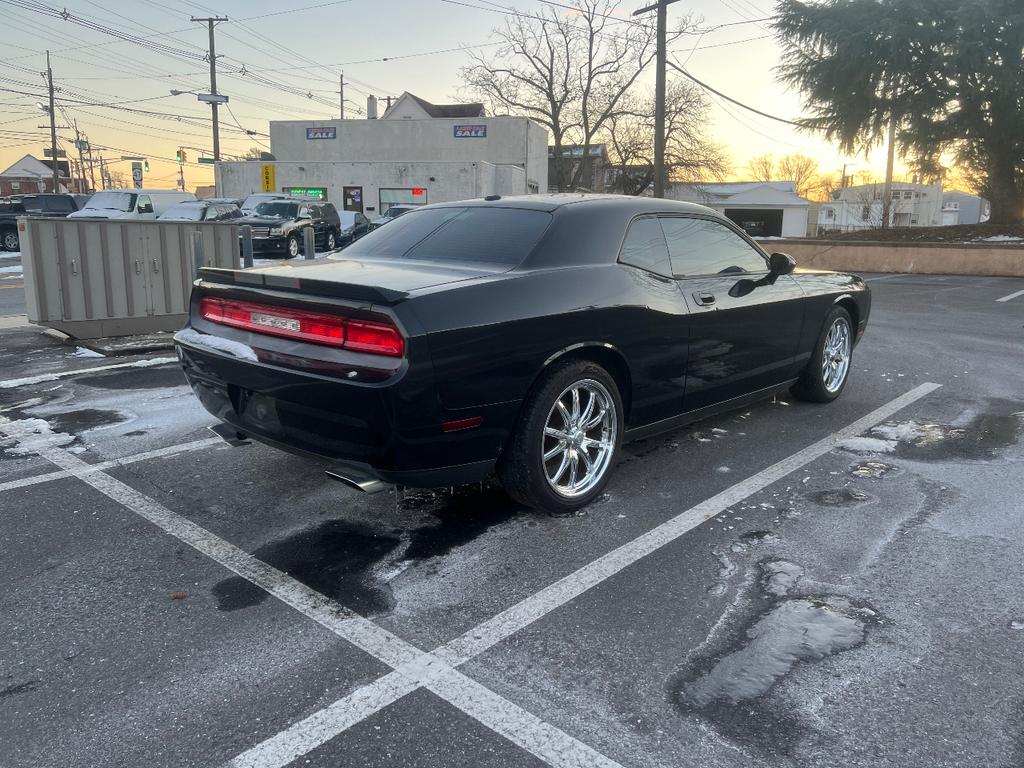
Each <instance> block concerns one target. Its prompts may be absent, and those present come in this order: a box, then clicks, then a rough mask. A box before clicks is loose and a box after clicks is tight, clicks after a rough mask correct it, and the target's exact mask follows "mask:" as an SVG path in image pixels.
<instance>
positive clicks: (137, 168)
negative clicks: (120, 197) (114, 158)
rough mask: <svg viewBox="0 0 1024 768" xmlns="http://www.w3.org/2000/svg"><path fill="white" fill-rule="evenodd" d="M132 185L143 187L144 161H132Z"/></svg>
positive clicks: (137, 187)
mask: <svg viewBox="0 0 1024 768" xmlns="http://www.w3.org/2000/svg"><path fill="white" fill-rule="evenodd" d="M132 186H134V187H135V188H136V189H142V163H132Z"/></svg>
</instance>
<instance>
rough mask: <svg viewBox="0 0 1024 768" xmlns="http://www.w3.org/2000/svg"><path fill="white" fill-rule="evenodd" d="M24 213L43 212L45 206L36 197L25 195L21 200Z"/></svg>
mask: <svg viewBox="0 0 1024 768" xmlns="http://www.w3.org/2000/svg"><path fill="white" fill-rule="evenodd" d="M21 204H22V206H23V207H22V210H23V211H41V210H42V209H43V204H42V202H41V201H40V199H39V198H38V197H37V196H36V195H25V196H24V197H23V198H21Z"/></svg>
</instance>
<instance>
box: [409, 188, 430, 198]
mask: <svg viewBox="0 0 1024 768" xmlns="http://www.w3.org/2000/svg"><path fill="white" fill-rule="evenodd" d="M426 191H427V190H425V189H414V190H413V191H412V196H413V197H419V196H420V195H422V194H424V193H425V192H426Z"/></svg>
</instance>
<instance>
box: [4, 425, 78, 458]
mask: <svg viewBox="0 0 1024 768" xmlns="http://www.w3.org/2000/svg"><path fill="white" fill-rule="evenodd" d="M74 441H75V436H74V435H69V434H67V433H66V432H54V431H53V430H52V429H50V425H49V424H47V423H46V421H44V420H43V419H8V418H6V417H0V447H2V448H3V449H4V450H5V451H7V452H8V453H10V454H13V455H15V456H29V455H31V454H33V453H39V451H42V450H46V449H47V448H60V447H63V446H65V445H70V444H71V443H73V442H74Z"/></svg>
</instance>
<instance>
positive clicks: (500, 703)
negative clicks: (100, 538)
mask: <svg viewBox="0 0 1024 768" xmlns="http://www.w3.org/2000/svg"><path fill="white" fill-rule="evenodd" d="M10 423H11V420H10V419H8V418H7V417H4V416H0V435H4V434H9V431H8V429H7V425H8V424H10ZM10 432H13V430H10ZM37 453H38V454H39V455H40V456H42V457H43V458H45V459H47V460H48V461H51V462H53V463H54V464H56V465H57V466H58V467H60V468H61V469H63V470H64V471H65V472H68V473H69V474H71V475H74V476H75V477H77V478H78V479H80V480H82V481H83V482H85V483H87V484H88V485H90V486H92V487H93V488H95V489H96V490H98V491H99V492H100V493H102V494H104V495H105V496H107V497H108V498H110V499H112V500H114V501H116V502H117V503H119V504H121V505H122V506H124V507H126V508H127V509H129V510H131V511H132V512H134V513H135V514H137V515H139V516H140V517H142V518H145V519H146V520H148V521H149V522H151V523H153V524H154V525H156V526H157V527H159V528H161V529H163V530H164V531H165V532H166V533H168V534H170V535H171V536H173V537H174V538H176V539H178V540H179V541H182V542H184V543H186V544H188V545H189V546H191V547H192V548H193V549H195V550H197V551H199V552H201V553H202V554H204V555H206V556H207V557H209V558H210V559H211V560H213V561H215V562H217V563H219V564H220V565H222V566H224V567H225V568H227V569H229V570H231V571H233V572H234V573H236V574H238V575H239V576H241V577H242V578H244V579H246V580H247V581H249V582H251V583H253V584H255V585H256V586H258V587H260V588H261V589H263V590H265V591H266V592H268V593H270V594H271V595H273V596H274V597H276V598H277V599H278V600H280V601H281V602H283V603H285V604H286V605H289V606H291V607H292V608H294V609H295V610H297V611H299V612H300V613H302V614H303V615H304V616H306V617H308V618H310V619H312V620H313V621H315V622H316V623H318V624H320V625H321V626H323V627H324V628H326V629H328V630H330V631H331V632H333V633H334V634H335V635H337V636H338V637H340V638H342V639H344V640H347V641H348V642H349V643H351V644H352V645H354V646H355V647H357V648H359V649H360V650H362V651H364V652H366V653H368V654H369V655H371V656H373V657H374V658H376V659H378V660H380V661H382V662H384V663H385V664H387V665H388V666H390V667H392V669H394V670H395V671H396V672H397V673H398V674H400V675H402V676H404V677H406V678H408V680H407V683H406V684H405V685H404V686H396V687H395V688H391V689H390V694H388V692H387V687H386V686H380V685H378V684H376V683H375V684H373V685H372V686H365V687H364V688H363V689H360V691H357V692H355V693H354V694H351V695H350V696H348V697H346V700H347V701H348V702H349V703H348V705H342V704H341V703H340V702H338V703H336V704H337V705H338V706H337V708H336V710H335V718H331V719H327V721H328V722H330V723H332V724H334V727H335V728H338V727H339V724H338V723H337V716H341V718H342V723H341V724H340V726H341V727H340V730H338V732H339V733H340V732H341V730H344V729H345V728H348V727H349V726H351V725H352V724H353V723H355V722H359V721H360V720H362V719H364V718H365V717H368V716H369V715H370V714H372V713H373V712H374V711H377V710H376V709H373V710H371V709H370V708H369V706H368V705H369V704H372V703H374V702H376V703H377V704H378V705H379V707H378V709H379V708H382V707H384V706H387V705H388V704H389V703H391V701H393V700H394V699H392V698H391V695H394V694H396V693H397V691H398V690H401V689H403V688H404V687H408V686H411V689H410V690H415V689H416V688H420V687H427V688H429V689H430V690H432V691H433V692H434V693H435V694H436V695H438V696H440V697H441V698H443V699H445V700H446V701H448V702H449V703H450V704H452V705H453V706H455V707H457V708H459V709H461V710H462V711H463V712H465V713H466V714H467V715H469V716H470V717H473V718H474V719H477V720H479V721H480V722H483V723H492V722H494V723H498V722H501V723H506V724H507V725H505V726H504V727H502V728H501V729H499V730H498V731H497V732H498V733H500V734H501V735H502V736H505V737H506V738H507V739H509V741H511V742H512V743H513V744H516V745H517V746H519V747H521V748H522V749H525V750H527V751H529V752H531V753H532V754H534V755H536V756H538V757H540V758H541V759H544V760H546V761H547V762H548V764H549V765H551V766H553V768H587V767H588V766H602V767H603V768H621V766H619V764H618V763H616V762H614V761H613V760H610V759H608V758H607V757H605V756H604V755H601V754H600V753H599V752H596V751H595V750H593V749H591V748H590V747H588V746H587V745H586V744H584V743H582V742H581V741H579V740H577V739H575V738H573V737H572V736H570V735H569V734H567V733H564V732H563V731H560V730H559V729H557V728H555V727H554V726H552V725H549V724H547V723H544V722H543V721H542V720H540V719H539V718H537V717H535V716H534V715H532V714H530V713H529V712H526V711H525V710H523V709H522V708H521V707H519V706H517V705H516V704H513V703H512V702H511V701H508V700H507V699H504V698H502V697H501V696H499V695H498V694H496V693H494V692H493V691H490V690H488V689H486V688H484V687H483V686H482V685H480V683H478V682H476V681H475V680H471V679H469V678H468V677H466V676H465V675H464V674H463V673H461V672H459V671H457V670H455V669H452V668H451V667H449V666H448V665H447V664H445V663H444V662H442V661H440V660H439V659H436V658H434V657H432V656H431V655H430V654H428V653H425V652H423V651H421V650H420V649H419V648H416V647H415V646H413V645H412V644H410V643H407V642H405V641H404V640H402V639H401V638H399V637H398V636H396V635H394V634H392V633H391V632H389V631H388V630H386V629H384V628H383V627H380V626H378V625H376V624H374V623H373V622H372V621H370V620H369V619H366V618H364V617H362V616H360V615H359V614H357V613H355V612H354V611H352V610H350V609H349V608H346V607H345V606H343V605H341V604H340V603H337V602H335V601H333V600H331V599H330V598H327V597H325V596H323V595H322V594H320V593H319V592H316V591H315V590H313V589H310V588H309V587H307V586H306V585H305V584H303V583H301V582H299V581H297V580H295V579H293V578H292V577H290V576H288V575H287V574H285V573H283V572H281V571H279V570H277V569H276V568H274V567H273V566H271V565H268V564H267V563H265V562H263V561H262V560H259V559H258V558H255V557H253V556H252V555H250V554H249V553H248V552H245V551H244V550H242V549H240V548H238V547H236V546H235V545H234V544H231V543H229V542H227V541H225V540H224V539H222V538H220V537H219V536H217V535H216V534H213V533H211V532H210V531H207V530H206V529H205V528H203V527H202V526H200V525H197V524H196V523H193V522H192V521H191V520H188V519H186V518H184V517H182V516H181V515H178V514H177V513H175V512H172V511H171V510H170V509H168V508H167V507H165V506H163V505H162V504H160V503H159V502H157V501H155V500H154V499H151V498H149V497H148V496H146V495H145V494H143V493H142V492H141V491H138V490H136V489H135V488H132V487H131V486H130V485H127V484H126V483H122V482H121V481H120V480H118V479H117V478H114V477H111V476H110V475H107V474H105V473H103V472H98V471H96V470H95V468H94V467H93V466H92V465H90V464H88V463H87V462H85V461H82V459H80V458H78V457H77V456H75V455H74V454H72V453H69V452H68V451H66V450H64V449H63V448H57V447H46V448H41V449H40V450H39V451H38V452H37ZM378 682H379V681H378ZM386 694H387V695H386ZM353 703H358V704H359V709H360V712H359V713H351V712H350V710H351V708H352V704H353ZM328 709H331V708H330V707H329V708H328ZM357 714H358V719H356V716H357ZM325 719H326V718H319V719H318V718H316V717H315V716H314V717H313V718H306V720H304V721H303V723H305V724H306V728H307V730H301V729H296V730H292V734H293V736H294V737H295V738H296V739H297V741H298V742H300V743H305V744H308V743H310V741H311V739H310V738H309V737H310V735H311V734H310V731H309V730H308V729H309V728H310V727H317V726H318V725H319V729H318V734H319V736H320V738H323V735H324V734H325V733H326V732H328V731H329V730H330V729H327V731H325V730H324V728H323V727H322V724H323V722H324V720H325ZM293 743H294V742H293ZM317 743H322V742H317ZM315 746H316V744H313V745H312V746H310V747H308V748H307V749H306V751H309V749H312V748H313V747H315ZM260 747H262V745H260ZM299 754H305V752H303V753H299ZM289 755H290V756H289ZM298 756H299V755H298V754H296V755H291V753H290V752H289V751H288V750H287V749H286V750H283V752H282V751H281V750H271V751H269V752H267V753H262V754H261V759H260V761H259V762H252V761H250V762H249V763H248V764H247V765H250V766H260V768H266V767H267V766H274V765H287V763H288V762H291V761H292V760H294V759H295V758H296V757H298ZM281 760H284V762H281ZM230 764H231V763H229V765H230ZM243 765H246V763H243Z"/></svg>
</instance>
